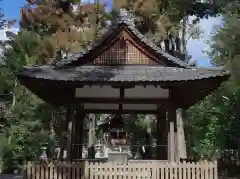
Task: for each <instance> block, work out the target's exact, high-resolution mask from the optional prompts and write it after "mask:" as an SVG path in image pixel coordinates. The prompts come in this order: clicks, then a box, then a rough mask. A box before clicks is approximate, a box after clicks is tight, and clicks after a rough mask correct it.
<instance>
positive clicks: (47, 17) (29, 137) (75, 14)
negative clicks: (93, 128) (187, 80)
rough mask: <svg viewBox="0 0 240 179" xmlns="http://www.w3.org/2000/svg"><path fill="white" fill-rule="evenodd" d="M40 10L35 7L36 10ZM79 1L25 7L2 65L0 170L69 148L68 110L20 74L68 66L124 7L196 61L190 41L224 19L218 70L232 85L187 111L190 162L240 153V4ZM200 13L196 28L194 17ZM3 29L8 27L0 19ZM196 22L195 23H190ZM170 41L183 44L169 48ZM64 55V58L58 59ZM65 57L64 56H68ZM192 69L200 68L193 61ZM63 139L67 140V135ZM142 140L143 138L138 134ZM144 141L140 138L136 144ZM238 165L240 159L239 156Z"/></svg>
mask: <svg viewBox="0 0 240 179" xmlns="http://www.w3.org/2000/svg"><path fill="white" fill-rule="evenodd" d="M33 4H34V5H33ZM106 5H107V1H105V2H102V1H101V2H99V1H97V0H96V1H95V2H94V3H79V0H71V1H70V0H69V1H61V0H40V1H37V2H35V1H33V0H32V1H30V0H29V1H28V2H26V6H25V7H24V8H22V9H21V20H20V22H19V24H20V31H19V33H18V34H17V35H15V34H13V33H11V32H7V36H8V37H9V40H8V41H6V42H4V43H2V44H1V45H2V46H3V47H4V57H3V60H2V61H1V62H0V105H1V106H0V141H1V142H0V168H2V170H3V171H4V172H10V171H12V169H13V168H16V167H17V166H18V165H19V164H21V163H22V161H23V160H25V159H29V158H31V159H36V158H38V157H39V156H40V154H41V148H42V147H43V146H44V147H48V148H49V149H50V150H51V149H53V148H54V146H60V147H62V146H64V141H65V138H66V135H67V134H66V129H65V126H66V119H65V116H64V115H63V112H64V110H65V109H64V108H61V109H60V108H53V107H52V106H50V105H48V104H46V103H44V102H43V101H41V100H40V99H38V98H37V97H36V96H34V95H33V94H32V93H31V92H29V91H27V90H26V89H25V88H24V87H23V86H20V84H19V83H18V81H17V79H16V77H15V72H17V71H18V70H19V68H21V66H23V65H42V64H53V63H57V62H59V61H63V60H67V59H68V56H69V55H71V54H72V53H74V52H79V51H81V50H84V48H86V46H87V45H88V44H89V43H91V42H92V41H93V40H96V39H98V38H99V37H100V36H101V34H102V33H104V32H105V31H106V29H107V27H108V26H109V25H111V23H113V22H114V20H115V19H116V17H117V14H118V10H119V9H120V8H122V7H124V8H126V9H128V10H129V11H130V12H132V13H133V14H134V16H135V24H136V27H137V28H138V29H139V30H140V31H141V32H142V33H143V34H145V35H146V36H148V37H149V38H150V39H151V40H153V41H154V42H155V43H156V44H157V45H159V46H161V45H162V44H163V43H164V44H165V50H166V51H168V52H169V53H172V54H173V55H175V56H177V57H179V58H180V59H182V60H184V61H187V62H188V61H189V59H190V57H189V56H188V54H187V50H186V42H187V40H189V39H190V38H199V35H200V34H201V30H200V29H199V28H198V22H199V19H200V18H208V17H209V16H217V15H220V16H221V17H222V25H221V27H218V28H217V31H216V33H215V34H214V36H213V37H212V40H211V41H210V42H209V43H210V46H211V48H210V50H209V51H208V54H209V56H210V57H211V59H212V64H213V66H223V67H224V68H226V69H228V70H229V71H231V73H232V76H231V79H230V80H229V81H228V82H227V83H225V84H224V85H222V86H221V87H220V88H219V89H218V90H217V91H216V92H214V93H213V94H212V95H211V96H209V97H207V98H206V99H205V100H203V101H202V102H200V103H198V104H197V105H195V106H193V107H192V108H190V109H188V110H187V111H183V122H184V128H185V135H186V139H187V141H186V142H187V151H188V155H189V156H194V157H196V158H197V157H199V156H203V155H204V156H207V157H209V158H210V159H211V158H213V157H214V158H216V157H217V158H221V156H222V154H223V153H224V151H226V150H229V149H233V150H234V151H236V153H238V151H239V150H240V145H239V144H240V120H239V119H240V73H239V70H238V67H240V63H239V61H238V60H240V44H239V41H240V4H239V3H238V1H234V0H231V1H230V0H229V1H224V0H215V1H214V2H212V1H211V2H210V3H208V2H206V3H204V4H201V3H196V2H195V1H191V0H132V1H130V0H121V1H118V0H113V7H112V8H111V9H110V10H108V11H106ZM189 15H195V17H196V18H195V19H194V20H193V21H192V22H188V21H189V20H188V16H189ZM0 17H1V21H0V25H1V27H4V26H7V25H9V23H12V22H6V21H5V20H4V16H3V15H1V16H0ZM188 24H191V25H188ZM171 40H175V41H176V42H179V45H178V46H177V47H175V48H168V47H169V43H170V42H171ZM59 52H64V53H59ZM63 54H64V55H63ZM189 63H191V65H196V64H195V63H193V61H189ZM127 125H128V127H129V128H131V129H132V130H134V131H135V132H137V133H139V134H140V133H141V131H142V130H147V129H149V128H150V127H151V126H152V125H153V120H151V119H149V118H146V117H144V116H138V118H137V119H135V120H132V122H129V123H128V124H127ZM60 136H61V137H60ZM139 138H141V136H139ZM136 140H140V139H136ZM235 159H236V160H238V156H237V155H236V156H235Z"/></svg>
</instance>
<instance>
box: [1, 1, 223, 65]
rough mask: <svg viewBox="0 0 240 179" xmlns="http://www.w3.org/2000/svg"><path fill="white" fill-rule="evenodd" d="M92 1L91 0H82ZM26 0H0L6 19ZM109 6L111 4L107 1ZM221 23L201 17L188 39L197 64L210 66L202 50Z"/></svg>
mask: <svg viewBox="0 0 240 179" xmlns="http://www.w3.org/2000/svg"><path fill="white" fill-rule="evenodd" d="M84 1H92V0H84ZM25 2H26V0H2V1H0V7H1V8H2V9H3V12H4V14H5V17H6V18H7V19H8V20H11V19H16V20H17V21H18V20H19V19H20V8H21V7H23V6H24V4H25ZM109 6H111V4H110V1H109ZM220 24H221V18H220V17H218V18H209V19H202V20H201V21H200V28H201V29H202V30H203V34H202V37H201V38H200V39H198V40H189V41H188V43H187V50H188V53H189V54H190V55H191V56H192V58H193V60H196V61H197V64H198V65H199V66H211V64H210V59H209V57H208V56H207V55H206V53H205V52H204V51H207V50H209V46H208V44H207V41H208V40H210V38H211V33H212V32H213V30H214V26H215V25H220ZM10 30H11V31H13V32H17V30H18V23H16V24H15V25H14V27H13V28H12V29H10ZM5 32H6V30H5V29H3V30H0V40H5V39H6V38H7V37H6V35H5Z"/></svg>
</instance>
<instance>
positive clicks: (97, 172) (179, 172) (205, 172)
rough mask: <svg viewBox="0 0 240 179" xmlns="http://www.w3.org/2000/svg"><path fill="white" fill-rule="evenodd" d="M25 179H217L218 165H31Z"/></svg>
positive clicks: (153, 162) (140, 163) (34, 163)
mask: <svg viewBox="0 0 240 179" xmlns="http://www.w3.org/2000/svg"><path fill="white" fill-rule="evenodd" d="M24 168H25V174H24V179H218V172H217V162H208V161H204V162H196V163H185V162H184V163H169V162H159V161H154V160H153V161H151V162H150V161H148V162H147V164H146V163H144V160H143V163H142V162H141V161H139V163H129V164H126V165H125V164H124V165H122V164H117V163H104V164H103V163H93V162H91V163H89V162H52V163H48V164H46V163H45V164H40V163H36V162H28V163H27V164H26V165H25V167H24Z"/></svg>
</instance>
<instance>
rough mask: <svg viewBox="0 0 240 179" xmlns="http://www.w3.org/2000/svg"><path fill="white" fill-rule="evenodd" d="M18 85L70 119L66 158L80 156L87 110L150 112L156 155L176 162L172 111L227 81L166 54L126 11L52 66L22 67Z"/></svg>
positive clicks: (222, 74)
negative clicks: (83, 48) (82, 48)
mask: <svg viewBox="0 0 240 179" xmlns="http://www.w3.org/2000/svg"><path fill="white" fill-rule="evenodd" d="M17 76H18V79H19V80H20V82H21V84H22V85H24V86H26V87H27V88H28V89H29V90H31V91H32V92H33V93H34V94H36V95H37V96H38V97H39V98H41V99H43V100H44V101H46V102H47V103H50V104H52V105H54V106H62V105H64V106H66V107H67V109H68V110H67V114H66V115H67V117H68V119H69V120H71V121H72V135H71V136H72V137H71V144H72V145H71V146H72V147H71V159H80V158H81V154H82V149H81V144H82V143H83V135H82V131H83V130H82V128H83V119H84V116H85V114H86V113H107V114H109V113H121V114H131V113H142V114H155V115H156V116H157V120H158V139H157V144H159V145H168V150H166V151H165V150H164V151H163V150H161V149H160V148H159V149H158V150H157V159H162V160H167V159H168V160H170V161H176V160H178V156H177V154H176V153H175V145H176V144H175V132H176V110H177V109H178V108H182V109H186V108H188V107H190V106H192V105H194V104H196V103H197V102H199V101H200V100H202V99H204V98H205V97H206V96H207V95H209V94H210V93H211V92H212V91H213V90H215V89H217V88H218V86H219V85H220V84H221V83H222V82H224V81H226V80H227V79H228V78H229V76H230V74H229V72H227V71H225V70H223V69H210V68H195V67H191V66H189V65H188V64H187V63H185V62H183V61H181V60H180V59H178V58H176V57H174V56H172V55H170V54H168V53H166V52H165V51H163V50H162V49H161V48H160V47H158V46H157V45H155V44H154V43H153V42H151V41H150V40H148V39H147V38H146V37H145V36H144V35H143V34H142V33H140V32H139V31H138V30H137V29H136V28H135V26H134V20H133V18H131V17H129V15H128V14H127V13H126V11H122V13H120V15H119V18H118V21H117V22H114V23H113V24H112V25H111V27H110V28H109V29H108V31H107V32H106V33H105V34H104V35H103V36H102V37H101V38H100V39H99V40H98V41H96V42H93V43H92V44H91V45H90V46H88V47H87V48H86V51H84V52H80V53H76V54H72V55H71V56H69V57H68V59H67V60H64V61H63V62H62V63H58V64H55V65H44V66H34V67H33V66H31V67H24V68H23V69H22V70H21V71H20V72H19V73H18V74H17Z"/></svg>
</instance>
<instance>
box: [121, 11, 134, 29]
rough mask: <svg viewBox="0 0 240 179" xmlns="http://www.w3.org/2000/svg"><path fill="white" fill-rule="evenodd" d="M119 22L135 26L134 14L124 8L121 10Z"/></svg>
mask: <svg viewBox="0 0 240 179" xmlns="http://www.w3.org/2000/svg"><path fill="white" fill-rule="evenodd" d="M118 23H125V24H127V25H131V26H135V24H134V17H133V14H132V13H130V12H129V11H127V10H126V9H124V8H121V9H120V10H119V15H118Z"/></svg>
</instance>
